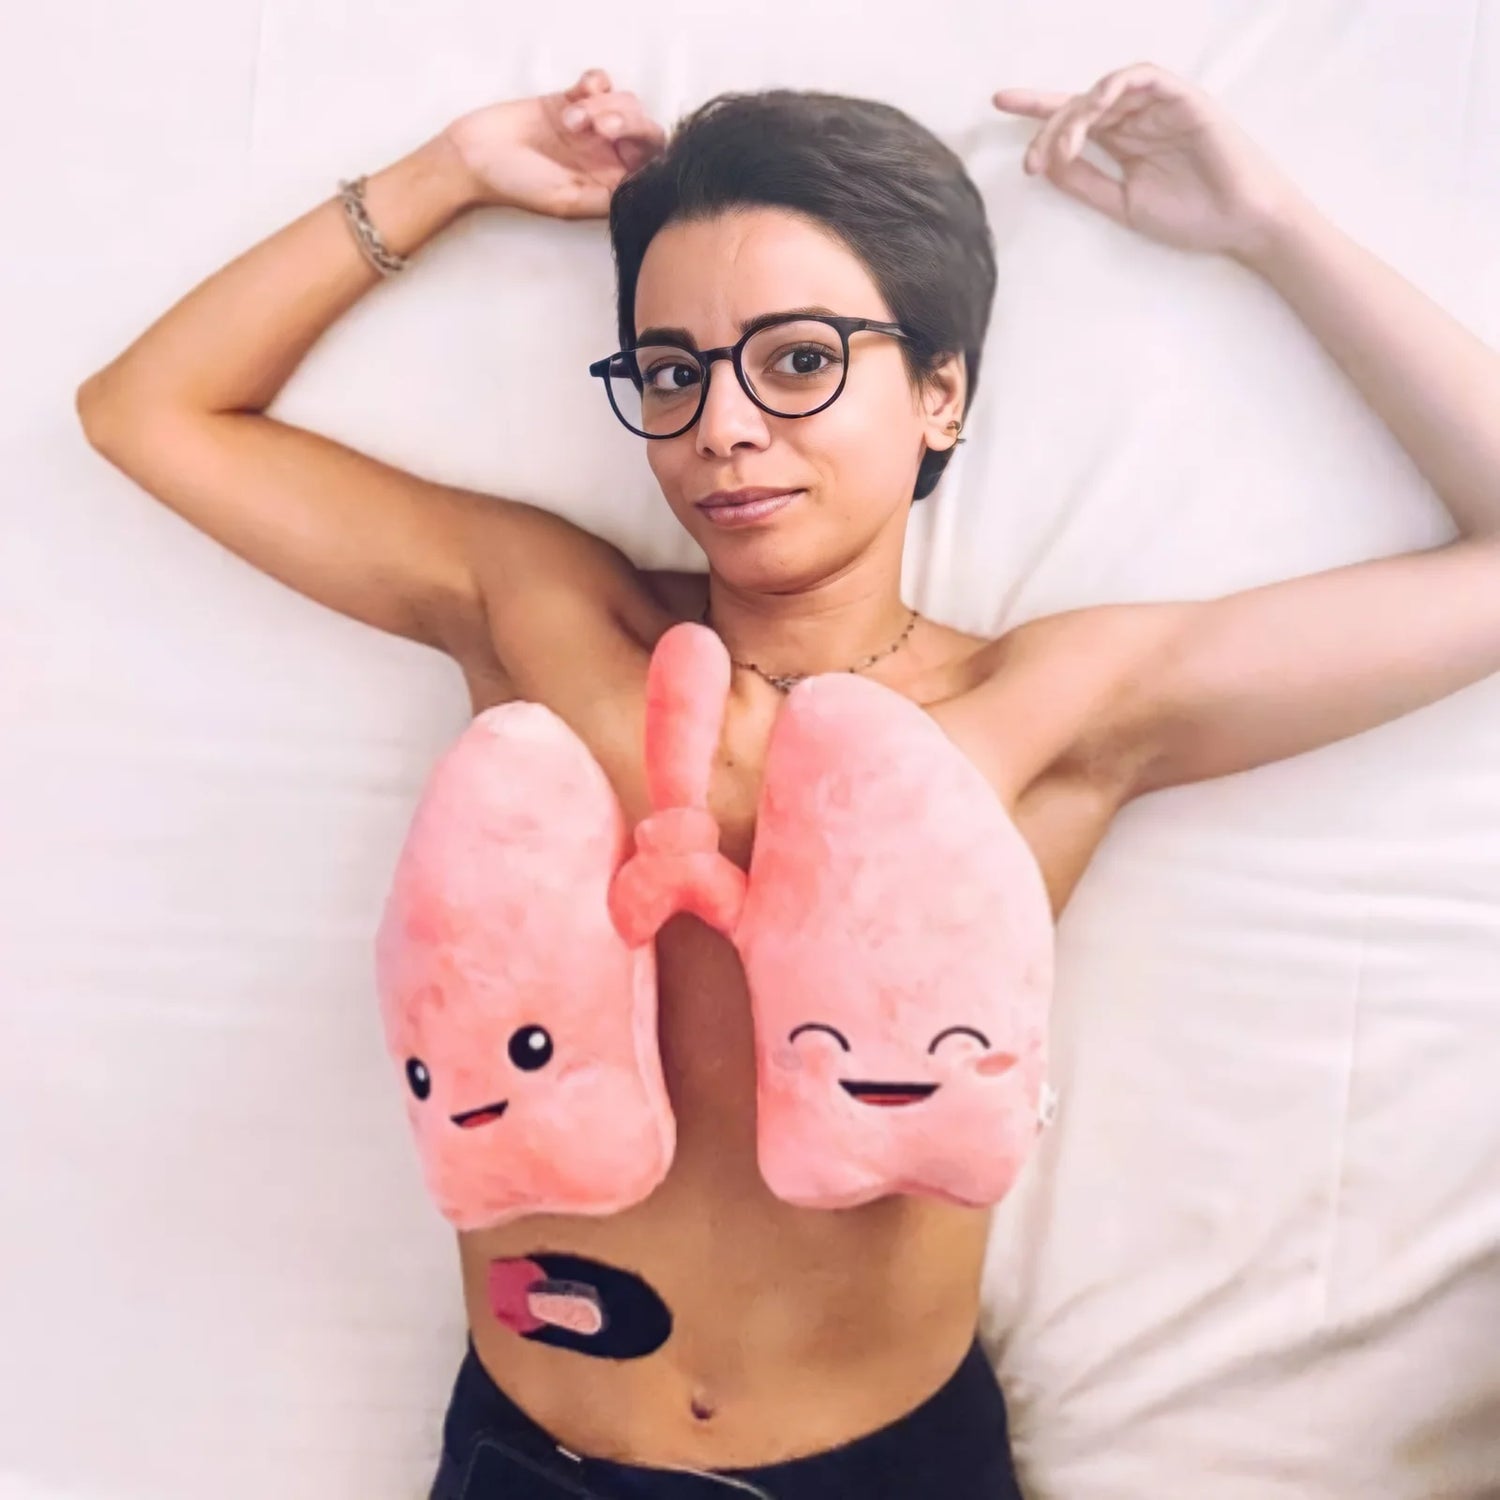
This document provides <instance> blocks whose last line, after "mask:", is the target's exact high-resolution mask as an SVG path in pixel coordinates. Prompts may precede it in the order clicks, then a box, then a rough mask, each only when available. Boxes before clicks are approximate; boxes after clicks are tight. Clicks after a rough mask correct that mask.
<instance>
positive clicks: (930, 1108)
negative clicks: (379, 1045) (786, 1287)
mask: <svg viewBox="0 0 1500 1500" xmlns="http://www.w3.org/2000/svg"><path fill="white" fill-rule="evenodd" d="M729 672H730V663H729V659H728V655H727V653H726V652H725V650H724V647H723V644H722V643H721V642H720V640H719V639H718V637H717V636H716V635H714V634H713V632H711V631H709V630H707V629H705V628H704V627H702V626H699V625H679V626H676V627H674V628H673V629H672V630H670V631H668V632H667V633H666V634H665V635H664V636H663V637H662V638H661V640H660V642H659V643H658V645H657V648H656V651H655V653H654V654H653V657H652V662H651V672H650V678H649V683H648V703H647V732H646V768H647V775H648V783H649V787H650V793H651V800H652V805H653V808H654V811H653V813H652V814H651V816H649V817H647V818H646V819H644V820H643V821H642V822H641V823H640V824H639V825H638V827H637V828H636V829H635V831H634V844H635V852H634V853H633V854H632V855H630V857H628V858H627V857H626V855H627V853H628V852H629V848H628V840H627V839H626V836H625V832H624V826H623V819H622V816H621V813H620V810H619V806H618V803H617V802H616V800H615V798H614V795H613V793H612V792H611V790H610V788H609V786H608V784H607V782H606V781H605V778H604V775H603V772H602V771H601V770H600V769H599V767H598V765H597V763H596V762H595V761H594V759H593V757H592V755H591V754H590V753H589V752H588V750H587V749H586V748H585V747H584V746H583V745H582V743H581V742H580V741H579V740H578V739H577V737H576V736H574V735H573V734H572V732H571V731H570V730H568V729H567V728H566V726H564V725H563V724H562V722H561V721H560V720H558V719H557V718H556V717H555V716H553V715H552V714H550V713H549V712H548V711H547V710H545V709H543V708H540V707H539V706H537V705H534V704H514V705H507V706H505V707H502V708H497V709H491V710H489V711H488V712H487V713H484V714H481V715H480V716H479V717H478V718H477V719H476V720H475V721H474V723H473V725H471V726H470V728H469V730H468V731H467V732H466V733H465V735H464V736H463V737H462V738H461V739H460V740H459V742H458V744H457V745H456V746H455V747H454V748H453V749H452V750H450V751H449V752H448V754H447V756H445V757H444V759H443V760H442V761H440V762H439V764H438V766H437V767H436V769H435V770H434V772H433V776H432V779H431V782H430V783H429V786H428V788H427V791H426V793H425V795H424V797H423V800H422V804H421V806H420V807H419V809H418V813H417V820H416V823H415V824H414V826H413V829H412V833H411V835H410V837H409V839H408V842H407V845H406V848H405V850H404V851H403V854H402V857H401V862H400V865H399V866H398V870H397V876H396V883H395V887H394V889H393V891H392V895H391V899H390V902H389V904H388V906H387V910H386V914H385V918H384V921H383V923H382V927H381V933H380V938H379V945H378V954H379V975H380V985H381V994H382V1000H383V1007H384V1016H385V1023H386V1034H387V1039H388V1043H389V1045H390V1048H391V1051H392V1053H393V1055H394V1056H395V1058H396V1061H397V1063H398V1065H399V1066H400V1067H401V1069H402V1071H403V1073H404V1074H405V1076H406V1079H407V1084H408V1089H409V1097H408V1108H409V1111H410V1114H411V1117H412V1122H413V1125H414V1128H415V1130H416V1132H417V1138H418V1142H419V1146H420V1149H421V1151H422V1155H423V1159H424V1162H425V1164H426V1169H427V1173H428V1179H429V1182H430V1184H431V1186H432V1188H433V1191H434V1193H435V1195H436V1197H437V1199H438V1202H439V1205H440V1206H441V1207H442V1209H443V1212H444V1213H445V1214H446V1215H447V1216H448V1217H449V1219H451V1220H452V1221H453V1222H454V1223H455V1224H457V1225H459V1227H463V1228H472V1227H477V1226H479V1225H482V1224H492V1223H497V1222H500V1221H501V1220H503V1219H506V1218H510V1217H514V1216H516V1215H518V1214H521V1213H530V1212H538V1211H569V1212H576V1213H608V1212H611V1211H614V1210H615V1209H618V1208H621V1207H624V1206H625V1205H626V1204H628V1203H632V1202H635V1201H637V1200H638V1199H640V1198H642V1197H644V1196H645V1195H646V1194H647V1193H649V1192H650V1191H651V1190H652V1188H654V1187H655V1186H656V1184H657V1183H658V1182H659V1181H660V1180H661V1178H662V1176H663V1175H664V1174H665V1172H666V1169H667V1167H668V1165H669V1162H670V1157H671V1150H672V1143H673V1130H672V1120H671V1114H670V1109H669V1105H668V1102H667V1096H666V1092H665V1089H664V1087H663V1084H662V1078H661V1070H660V1063H659V1061H658V1056H657V1051H656V1041H655V1025H656V994H655V965H654V961H653V948H652V940H653V938H654V936H655V933H656V932H657V931H658V930H659V929H660V927H661V925H662V924H663V923H664V922H665V921H666V920H667V918H668V917H670V916H672V915H673V914H674V913H676V912H680V911H686V912H691V913H692V914H694V915H695V916H697V917H699V918H701V919H702V920H703V921H705V922H708V923H709V924H710V925H712V926H714V927H716V928H717V929H718V930H720V931H721V932H724V933H725V934H726V935H727V936H728V937H729V938H730V939H731V940H732V941H733V943H734V944H735V947H736V949H737V950H738V952H739V954H740V958H741V961H742V962H743V964H744V967H745V973H746V978H747V981H748V985H749V990H750V997H751V1005H752V1008H753V1011H754V1020H755V1036H756V1065H757V1076H758V1090H757V1110H758V1126H757V1130H758V1152H759V1161H760V1168H761V1172H762V1174H763V1175H764V1177H765V1179H766V1181H767V1183H768V1185H769V1186H770V1187H771V1189H772V1191H773V1192H775V1193H777V1194H778V1195H779V1196H780V1197H782V1198H785V1199H787V1200H789V1201H791V1202H794V1203H799V1204H803V1205H806V1206H811V1207H824V1208H837V1207H847V1206H851V1205H854V1204H858V1203H864V1202H867V1201H869V1200H870V1199H872V1198H876V1197H879V1196H882V1195H884V1194H887V1193H892V1192H904V1193H924V1194H930V1195H933V1196H937V1197H942V1198H946V1199H949V1200H951V1201H955V1202H959V1203H967V1204H974V1205H982V1204H989V1203H993V1202H995V1201H997V1200H998V1199H999V1198H1000V1197H1002V1196H1003V1195H1004V1193H1005V1192H1006V1190H1007V1189H1008V1188H1009V1186H1010V1184H1011V1182H1012V1181H1013V1180H1014V1179H1015V1176H1016V1173H1017V1172H1018V1170H1019V1169H1020V1166H1021V1164H1022V1162H1023V1161H1024V1159H1025V1157H1026V1154H1027V1152H1028V1150H1029V1148H1030V1145H1031V1142H1032V1141H1033V1139H1034V1138H1035V1134H1036V1130H1037V1121H1038V1104H1039V1099H1040V1094H1041V1090H1042V1086H1043V1076H1044V1072H1045V1042H1046V1017H1047V1005H1048V1000H1049V997H1050V993H1051V987H1052V936H1053V929H1052V919H1051V911H1050V906H1049V903H1048V898H1047V893H1046V889H1045V886H1044V885H1043V882H1042V878H1041V873H1040V871H1039V870H1038V868H1037V865H1036V861H1035V859H1034V858H1033V857H1032V855H1031V852H1030V850H1029V848H1028V846H1027V845H1026V843H1025V840H1024V839H1023V838H1022V837H1021V835H1020V833H1019V832H1018V831H1017V830H1016V828H1015V826H1014V824H1013V823H1012V822H1011V820H1010V818H1009V817H1008V816H1007V815H1006V813H1005V811H1004V809H1003V808H1002V806H1001V804H1000V802H999V800H998V799H997V798H996V796H995V794H994V792H993V790H992V789H991V787H990V786H989V784H988V783H987V782H986V781H985V780H984V778H983V777H982V776H981V775H980V773H979V771H978V770H977V769H976V768H975V767H974V766H973V764H972V763H971V762H970V761H969V760H968V759H967V758H966V757H965V756H964V755H963V754H962V753H961V752H960V751H959V750H958V749H957V748H956V747H955V746H954V745H953V744H952V743H951V741H949V739H948V738H947V736H946V735H945V734H944V733H943V731H942V730H941V729H939V728H938V726H937V725H936V724H935V723H934V722H933V720H932V719H931V718H930V716H929V715H928V714H926V713H925V712H924V711H923V710H922V709H921V708H919V707H917V706H916V705H915V704H913V703H911V702H910V701H909V700H907V699H906V698H904V697H902V696H901V695H900V694H898V693H895V692H893V691H891V690H890V689H888V688H885V687H882V686H880V685H879V684H877V683H874V682H872V681H870V680H869V679H867V678H861V677H857V676H854V675H852V674H826V675H821V676H818V677H813V678H809V679H807V680H806V681H805V682H803V683H801V684H799V685H798V686H797V687H795V688H794V689H793V690H792V691H791V693H790V694H789V695H788V698H787V701H786V704H785V705H784V707H783V709H782V712H781V714H780V716H779V718H778V719H777V722H776V725H775V728H774V730H773V732H772V736H771V743H770V747H769V751H768V756H767V762H766V768H765V779H764V785H763V788H762V792H761V799H760V807H759V812H758V821H757V827H756V836H755V845H754V854H753V856H752V859H751V863H750V870H749V875H748V878H747V877H746V876H745V875H744V874H743V873H742V872H741V871H740V870H739V869H738V868H737V867H736V866H735V865H733V864H731V863H730V862H729V861H728V860H727V859H725V858H724V857H723V856H722V855H720V854H719V852H718V829H717V827H716V826H715V824H714V821H713V818H712V816H711V814H710V813H709V811H708V807H707V797H708V786H709V778H710V774H711V771H712V765H713V757H714V751H715V748H716V746H717V744H718V740H719V734H720V729H721V726H722V719H723V712H724V705H725V701H726V698H727V694H728V689H729Z"/></svg>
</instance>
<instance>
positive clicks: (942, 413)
mask: <svg viewBox="0 0 1500 1500" xmlns="http://www.w3.org/2000/svg"><path fill="white" fill-rule="evenodd" d="M968 388H969V378H968V365H967V362H966V361H965V359H964V356H963V354H962V352H960V353H958V354H954V355H951V356H950V357H949V358H948V359H946V360H944V361H943V363H942V364H940V365H939V366H938V367H937V369H936V370H934V371H933V372H932V374H931V375H929V376H928V377H927V379H926V380H924V381H923V383H922V394H921V398H920V400H921V412H922V436H923V440H924V441H925V443H926V445H927V447H928V448H930V449H931V450H932V451H933V452H934V453H941V452H942V451H943V450H944V449H946V448H951V447H952V446H953V445H954V443H955V442H957V441H958V435H957V433H956V432H955V431H954V429H953V428H952V427H950V426H949V425H948V424H949V423H950V422H961V421H962V420H963V414H964V399H965V397H966V395H967V393H968Z"/></svg>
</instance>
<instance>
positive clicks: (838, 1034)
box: [787, 1021, 850, 1052]
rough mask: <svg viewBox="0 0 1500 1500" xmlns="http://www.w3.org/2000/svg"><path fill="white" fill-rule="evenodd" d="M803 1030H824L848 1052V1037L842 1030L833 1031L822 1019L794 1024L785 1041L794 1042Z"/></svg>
mask: <svg viewBox="0 0 1500 1500" xmlns="http://www.w3.org/2000/svg"><path fill="white" fill-rule="evenodd" d="M804 1031H826V1032H827V1033H828V1035H829V1036H831V1037H832V1038H833V1039H834V1041H836V1042H837V1043H838V1044H839V1046H840V1047H842V1048H843V1049H844V1051H845V1052H848V1051H849V1050H850V1048H849V1039H848V1038H847V1037H846V1036H845V1035H844V1033H843V1032H842V1031H835V1030H834V1029H833V1027H832V1026H827V1025H825V1024H824V1023H823V1022H822V1021H804V1022H803V1023H802V1025H800V1026H794V1027H793V1028H792V1030H791V1033H790V1035H789V1036H788V1037H787V1041H789V1042H795V1041H796V1040H797V1038H798V1037H799V1036H801V1035H802V1033H803V1032H804Z"/></svg>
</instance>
